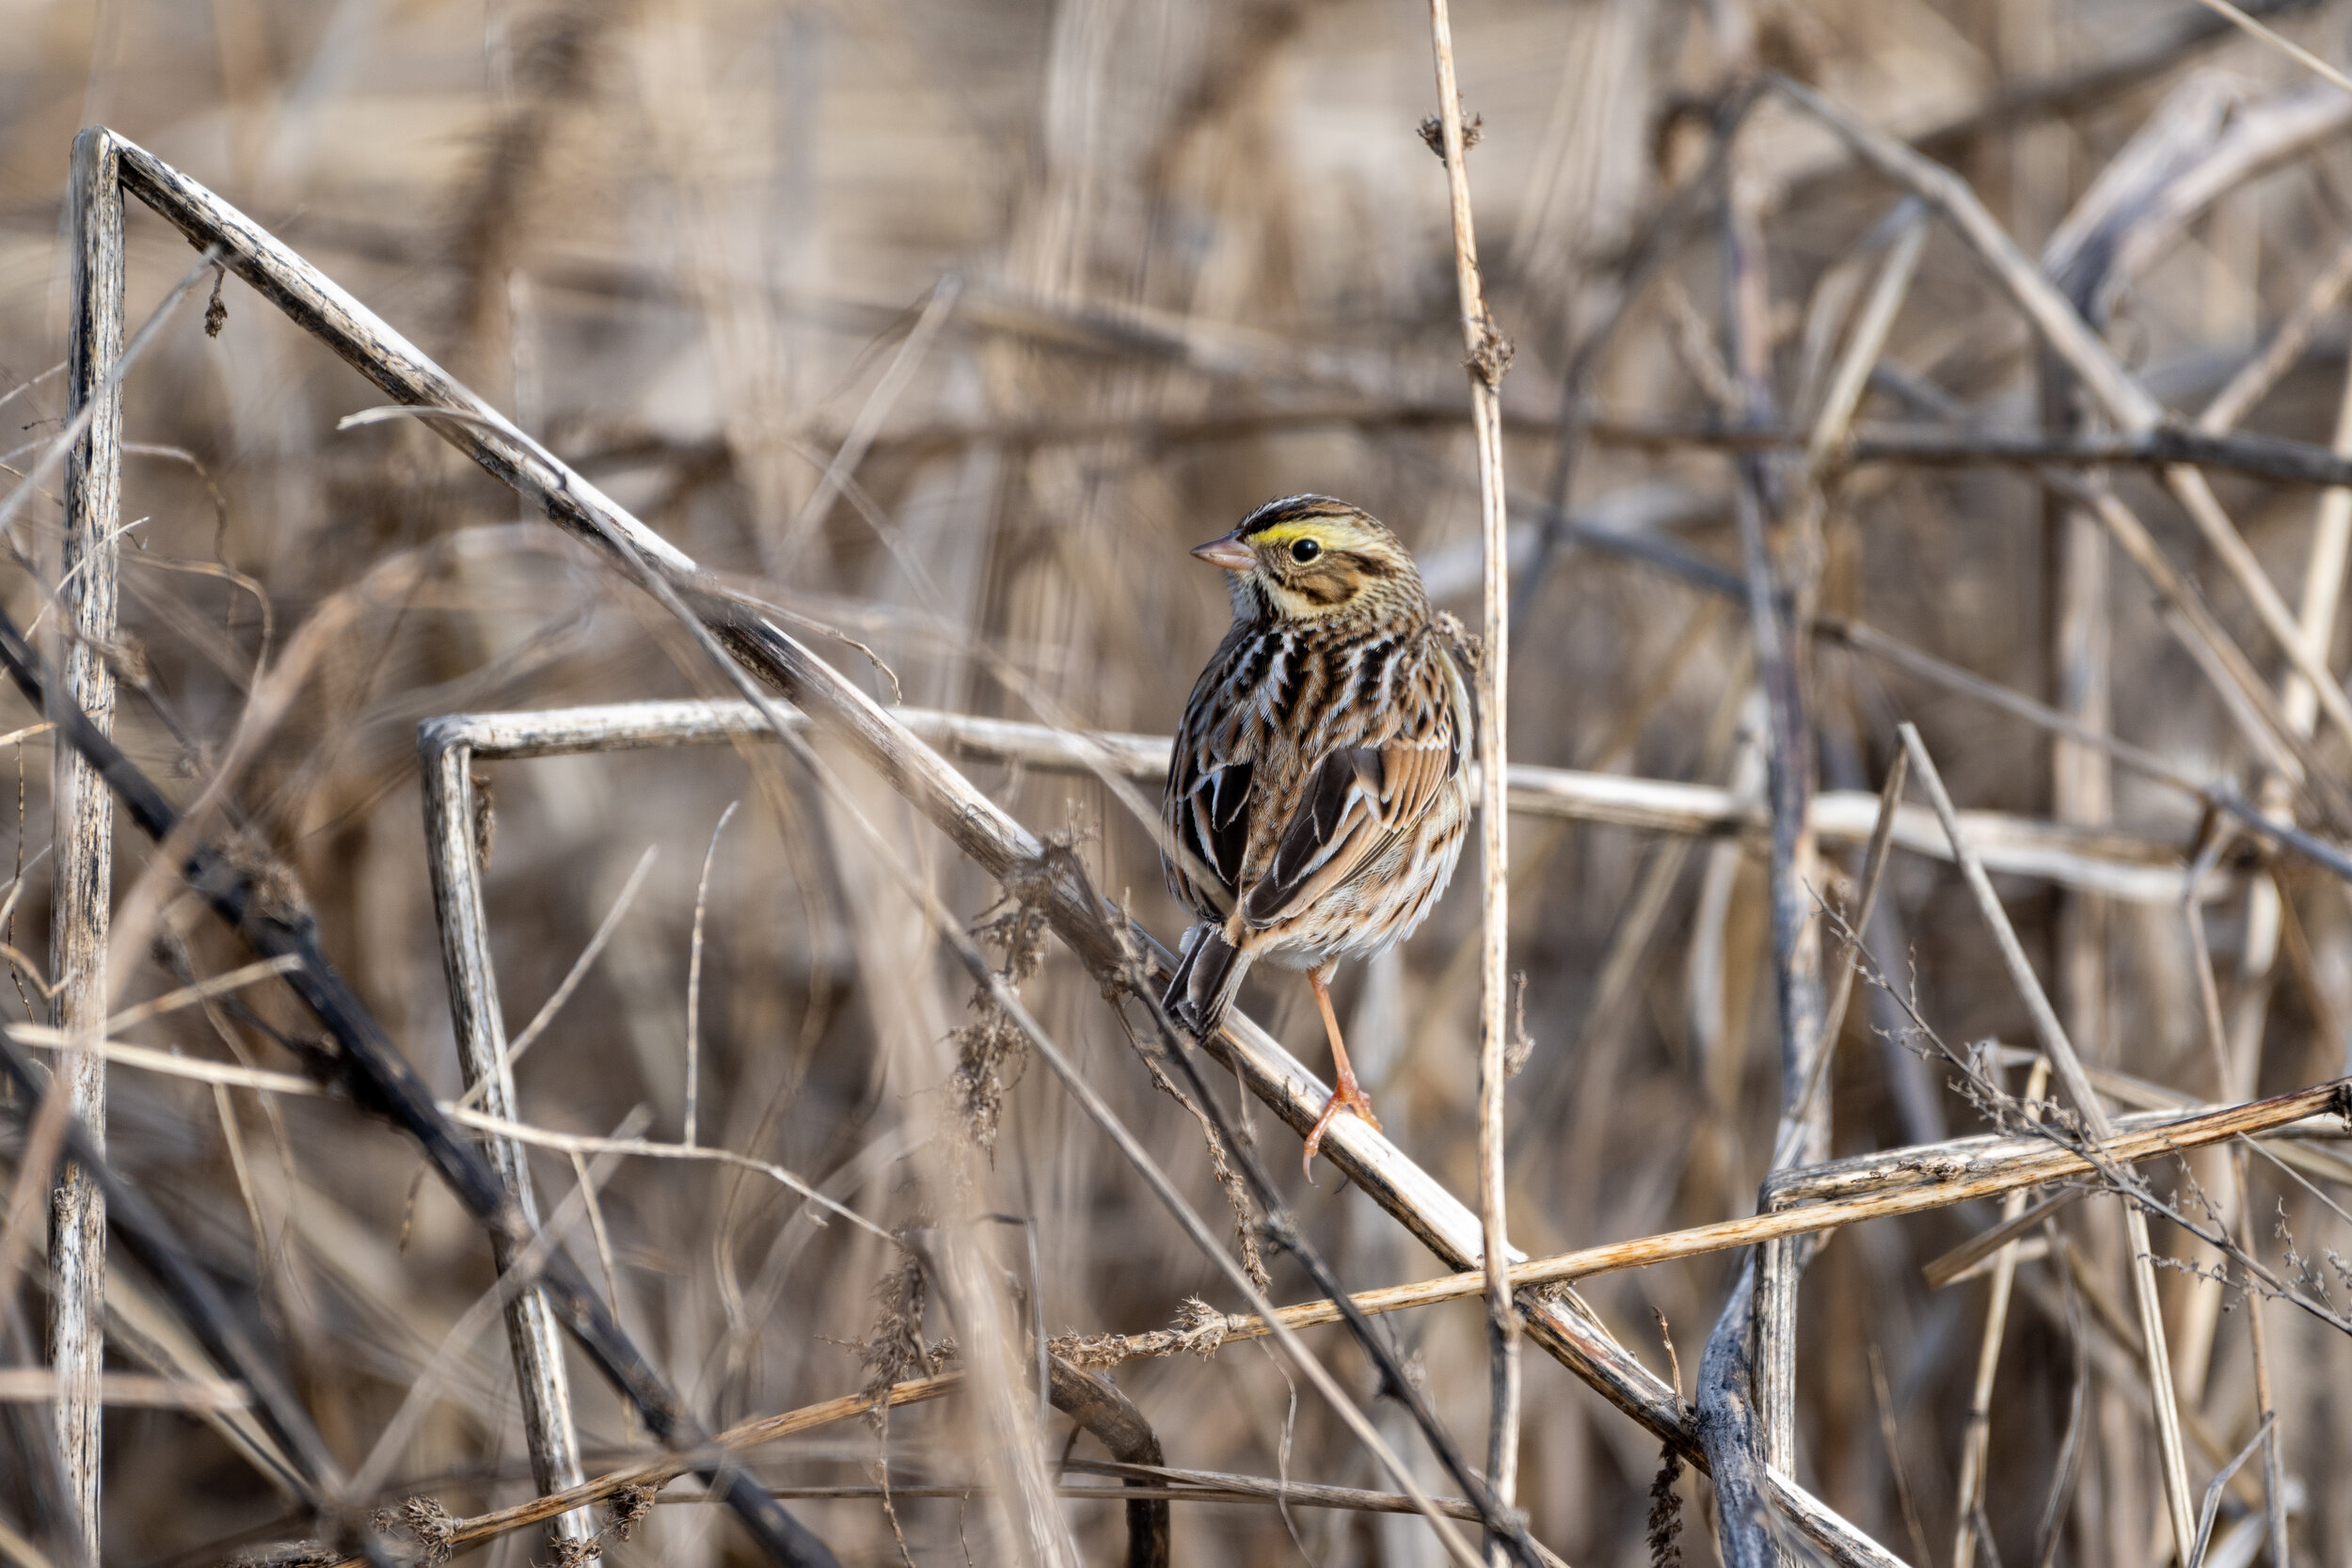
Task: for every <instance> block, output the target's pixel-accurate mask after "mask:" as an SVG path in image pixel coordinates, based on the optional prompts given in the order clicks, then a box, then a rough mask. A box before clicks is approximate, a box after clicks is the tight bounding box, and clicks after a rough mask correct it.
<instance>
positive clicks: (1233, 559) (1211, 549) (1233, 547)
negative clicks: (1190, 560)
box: [1192, 533, 1258, 572]
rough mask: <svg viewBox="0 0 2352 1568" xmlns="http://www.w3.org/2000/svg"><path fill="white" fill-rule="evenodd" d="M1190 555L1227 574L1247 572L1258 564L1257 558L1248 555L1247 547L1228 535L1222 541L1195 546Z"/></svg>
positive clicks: (1213, 540) (1215, 540) (1216, 540)
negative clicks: (1219, 568)
mask: <svg viewBox="0 0 2352 1568" xmlns="http://www.w3.org/2000/svg"><path fill="white" fill-rule="evenodd" d="M1192 553H1193V554H1195V555H1197V556H1199V557H1200V559H1201V560H1203V561H1205V562H1208V563H1209V564H1210V565H1212V566H1222V567H1224V568H1225V569H1226V570H1227V571H1229V572H1247V571H1248V570H1249V568H1250V567H1252V566H1255V565H1256V564H1257V563H1258V558H1257V557H1256V556H1255V555H1253V554H1251V553H1250V549H1249V546H1247V545H1245V544H1243V543H1242V542H1241V541H1240V540H1238V539H1236V538H1234V537H1233V536H1232V534H1230V533H1229V534H1227V535H1226V536H1225V537H1224V538H1222V539H1212V540H1210V541H1209V542H1208V543H1207V544H1205V545H1200V546H1195V547H1194V549H1193V552H1192Z"/></svg>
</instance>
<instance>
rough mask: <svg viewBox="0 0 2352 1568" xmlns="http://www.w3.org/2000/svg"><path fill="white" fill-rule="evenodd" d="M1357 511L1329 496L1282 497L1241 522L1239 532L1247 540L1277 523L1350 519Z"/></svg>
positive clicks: (1266, 504)
mask: <svg viewBox="0 0 2352 1568" xmlns="http://www.w3.org/2000/svg"><path fill="white" fill-rule="evenodd" d="M1356 511H1357V509H1356V508H1355V507H1352V506H1350V505H1348V504H1347V503H1346V502H1345V501H1343V500H1340V499H1337V498H1335V497H1331V496H1318V495H1311V494H1310V495H1304V496H1284V497H1282V498H1281V499H1279V500H1270V501H1268V502H1266V503H1265V504H1264V505H1263V506H1262V507H1260V508H1258V510H1257V511H1255V512H1252V513H1251V514H1250V515H1248V516H1247V517H1244V518H1243V519H1242V520H1241V529H1240V532H1241V535H1242V537H1243V538H1245V539H1247V538H1248V537H1249V536H1250V535H1252V534H1257V533H1263V532H1264V531H1266V530H1267V529H1270V528H1272V527H1274V526H1275V525H1276V524H1277V523H1289V522H1295V521H1297V520H1298V519H1299V518H1301V517H1352V516H1354V515H1356Z"/></svg>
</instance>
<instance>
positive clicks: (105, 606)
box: [48, 131, 123, 1564]
mask: <svg viewBox="0 0 2352 1568" xmlns="http://www.w3.org/2000/svg"><path fill="white" fill-rule="evenodd" d="M67 204H68V212H67V216H68V234H67V243H68V245H69V246H70V247H71V252H72V346H71V351H70V353H69V354H68V356H67V372H66V398H67V407H68V410H69V412H70V413H71V414H72V415H83V414H87V417H88V421H89V422H88V429H87V432H86V433H85V434H84V435H83V436H81V437H80V438H79V439H78V440H77V441H76V442H75V443H74V444H73V448H72V459H71V461H70V462H69V464H68V466H67V471H66V518H65V535H64V547H63V552H62V555H61V557H60V559H59V562H58V574H59V575H58V579H57V590H56V593H57V596H58V598H59V600H60V601H61V603H62V607H63V613H62V615H61V616H60V620H61V622H62V625H60V626H59V627H58V632H57V640H58V641H59V643H60V645H61V648H62V653H63V657H62V659H61V660H60V664H61V668H62V674H63V680H62V682H61V683H60V689H59V690H58V693H57V695H58V698H59V700H61V701H64V702H69V703H72V704H73V705H75V706H76V707H77V708H79V709H80V710H82V711H83V712H85V713H87V714H88V715H89V716H90V718H91V720H92V721H93V722H95V723H97V724H98V725H99V726H100V727H101V728H102V729H111V728H112V726H113V723H114V705H115V677H114V671H113V669H112V668H111V667H110V665H109V664H108V662H107V659H106V657H105V654H106V650H107V649H108V648H110V647H111V646H112V644H113V643H114V641H115V635H116V625H115V621H116V603H117V596H118V589H117V584H116V580H115V578H116V566H115V561H116V553H117V549H118V546H117V538H118V536H119V533H120V528H119V523H120V518H121V511H122V502H121V496H122V388H121V383H120V380H119V374H118V372H117V369H116V367H117V364H118V362H119V361H120V359H121V358H122V332H123V302H122V291H123V254H122V184H121V165H120V159H119V155H118V152H117V150H116V148H115V145H114V142H113V138H112V137H110V136H108V135H106V133H104V132H103V131H85V132H83V133H82V134H81V135H78V136H76V137H75V138H74V141H73V165H72V183H71V186H70V188H69V192H68V196H67ZM50 800H51V808H50V815H51V835H52V836H51V844H52V846H53V852H54V860H55V864H56V894H55V895H54V900H53V912H52V915H51V924H52V931H51V936H50V950H51V963H50V967H51V974H52V980H51V984H52V985H53V986H54V988H55V991H54V994H53V995H52V996H51V997H50V1002H49V1019H50V1022H51V1023H52V1024H54V1025H55V1026H56V1027H57V1028H60V1029H63V1030H66V1031H68V1032H70V1033H72V1034H74V1035H75V1036H77V1037H80V1036H87V1035H93V1034H98V1033H103V1030H104V1028H105V1023H104V1018H105V1013H106V1009H107V1004H108V992H107V983H106V928H107V922H108V917H109V915H110V914H111V913H112V906H113V901H114V801H113V799H112V798H111V797H110V796H109V795H108V794H107V793H106V786H105V784H103V782H102V781H101V780H100V779H99V778H98V776H97V775H96V773H94V772H93V771H92V770H91V768H90V767H89V765H88V764H87V762H85V761H84V760H83V759H82V757H81V756H80V755H79V754H77V753H76V752H73V751H72V749H71V748H68V747H59V748H57V750H56V753H55V755H54V759H53V769H52V774H51V780H50ZM58 1069H59V1075H60V1077H61V1078H62V1079H63V1080H64V1083H65V1088H66V1093H65V1095H64V1097H63V1100H64V1102H65V1104H66V1105H67V1107H68V1109H69V1110H70V1112H71V1114H72V1115H73V1116H74V1117H77V1118H79V1119H80V1120H81V1122H82V1123H83V1124H84V1125H85V1126H87V1128H89V1129H90V1131H91V1138H92V1141H93V1144H94V1146H95V1147H96V1148H99V1149H101V1150H102V1151H103V1148H105V1136H106V1069H105V1065H104V1063H103V1062H102V1061H101V1060H99V1059H98V1058H97V1057H94V1056H92V1055H89V1054H88V1053H73V1054H71V1055H68V1056H67V1057H66V1058H65V1059H64V1060H63V1061H61V1062H59V1063H58ZM49 1270H50V1276H51V1280H52V1282H53V1283H52V1286H51V1290H50V1296H49V1334H48V1352H49V1362H50V1365H51V1366H52V1367H53V1368H55V1369H56V1371H57V1373H58V1376H59V1378H60V1380H61V1386H60V1391H59V1394H58V1397H57V1401H56V1441H57V1458H58V1463H59V1467H60V1469H61V1470H62V1472H63V1481H64V1485H65V1490H66V1497H67V1506H68V1508H69V1509H70V1510H71V1511H72V1517H73V1519H74V1521H75V1528H76V1530H77V1534H78V1539H79V1542H80V1546H81V1554H82V1557H83V1560H85V1561H86V1562H88V1563H92V1564H95V1563H96V1562H97V1561H98V1557H99V1539H100V1527H101V1524H102V1522H103V1515H102V1513H101V1512H100V1479H101V1478H100V1470H101V1462H102V1456H103V1406H102V1403H101V1401H100V1400H99V1398H98V1397H97V1395H96V1393H95V1392H94V1391H92V1390H93V1386H94V1385H95V1384H96V1383H97V1381H98V1379H99V1376H100V1372H101V1369H102V1368H103V1366H104V1363H105V1355H106V1339H105V1311H106V1208H105V1200H104V1198H103V1196H102V1195H101V1194H100V1192H99V1190H98V1187H97V1184H96V1183H95V1182H94V1181H93V1180H91V1179H90V1178H89V1176H88V1175H87V1173H86V1172H84V1171H83V1170H82V1169H81V1167H80V1166H79V1165H77V1164H73V1163H72V1161H68V1162H66V1163H65V1164H61V1165H60V1166H58V1168H57V1172H56V1181H55V1184H54V1186H53V1187H52V1189H51V1192H50V1198H49Z"/></svg>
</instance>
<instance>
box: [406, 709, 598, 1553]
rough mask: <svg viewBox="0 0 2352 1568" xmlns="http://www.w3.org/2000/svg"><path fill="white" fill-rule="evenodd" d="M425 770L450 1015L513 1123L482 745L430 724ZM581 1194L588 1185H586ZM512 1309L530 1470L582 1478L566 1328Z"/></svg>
mask: <svg viewBox="0 0 2352 1568" xmlns="http://www.w3.org/2000/svg"><path fill="white" fill-rule="evenodd" d="M419 741H420V744H419V747H418V751H419V752H420V755H419V757H418V766H419V770H420V771H421V773H422V774H423V776H424V788H423V790H422V791H421V794H422V796H423V800H424V833H425V865H426V869H427V872H428V875H429V877H430V879H431V882H432V886H433V912H434V925H435V927H436V928H437V930H438V931H439V933H440V939H441V966H442V972H443V973H444V974H445V975H446V976H447V977H448V981H449V996H450V1014H451V1022H452V1023H453V1026H454V1028H455V1031H456V1035H457V1059H458V1062H459V1065H460V1067H461V1068H462V1069H464V1075H465V1080H466V1090H467V1095H468V1097H469V1099H471V1098H475V1097H477V1096H478V1101H479V1103H480V1104H481V1106H482V1108H483V1110H484V1112H485V1114H487V1115H489V1116H492V1117H498V1118H500V1119H501V1120H504V1121H517V1120H520V1119H521V1115H520V1112H519V1110H518V1108H517V1106H516V1099H515V1075H514V1069H513V1062H512V1058H511V1056H510V1055H509V1053H508V1050H507V1042H506V1022H505V1015H504V1013H503V1011H502V1010H501V1007H500V1006H499V993H498V976H497V972H496V970H495V969H494V967H493V966H492V962H491V956H490V932H489V928H488V926H487V924H486V923H485V921H484V920H483V919H482V907H483V905H482V862H481V849H480V841H479V840H478V838H477V837H476V835H475V832H474V825H475V823H476V821H477V820H478V818H477V816H476V815H475V811H476V806H477V801H476V800H475V795H474V784H473V768H472V753H471V752H470V751H469V750H468V749H467V748H466V747H465V746H463V745H462V744H459V745H436V744H434V732H433V731H432V730H431V729H430V727H428V728H427V729H425V730H424V731H423V732H422V733H421V735H420V736H419ZM483 1147H484V1148H485V1149H486V1150H487V1152H488V1153H489V1156H490V1159H491V1161H492V1163H493V1164H495V1165H496V1166H497V1168H498V1174H499V1179H500V1180H501V1182H502V1183H503V1184H504V1185H505V1188H506V1191H507V1193H508V1194H509V1196H511V1197H512V1199H513V1201H514V1204H515V1206H516V1212H518V1213H519V1214H520V1216H521V1217H522V1220H523V1222H524V1224H525V1225H527V1226H528V1227H530V1228H531V1229H532V1230H533V1231H536V1230H537V1229H538V1228H539V1200H538V1196H537V1194H536V1193H535V1192H534V1190H533V1188H532V1179H531V1164H530V1162H529V1161H528V1160H527V1159H526V1158H525V1156H524V1153H523V1146H522V1144H521V1143H520V1142H519V1141H517V1140H516V1139H514V1138H511V1137H498V1136H492V1137H488V1138H485V1140H484V1141H483ZM581 1190H582V1191H583V1192H584V1191H586V1190H587V1189H586V1186H585V1184H584V1183H583V1184H582V1188H581ZM492 1249H493V1253H494V1256H495V1260H496V1262H497V1264H498V1267H499V1272H500V1273H501V1274H503V1273H505V1272H507V1270H508V1269H509V1268H511V1267H512V1265H513V1262H514V1259H515V1258H516V1250H515V1248H514V1245H513V1243H511V1242H509V1241H507V1240H505V1239H503V1238H500V1237H498V1236H495V1235H494V1236H493V1238H492ZM502 1315H503V1317H504V1319H505V1322H506V1342H507V1348H508V1350H509V1351H510V1352H511V1353H512V1354H513V1355H514V1358H515V1386H516V1391H517V1393H518V1394H519V1395H520V1398H521V1404H522V1417H523V1440H524V1445H525V1447H526V1448H527V1449H529V1450H530V1454H531V1473H532V1480H533V1481H535V1482H536V1483H537V1485H538V1487H539V1490H540V1491H541V1492H542V1493H548V1492H560V1491H563V1490H564V1488H566V1487H571V1486H577V1485H579V1484H580V1480H581V1478H582V1477H583V1476H584V1475H585V1473H586V1472H585V1471H584V1470H583V1469H582V1468H581V1466H580V1438H579V1435H578V1433H577V1432H576V1431H575V1428H574V1425H573V1420H572V1391H571V1383H570V1378H569V1376H568V1374H567V1373H566V1371H565V1370H564V1339H563V1332H562V1330H561V1328H560V1327H559V1326H558V1325H557V1323H556V1318H555V1309H554V1307H553V1305H552V1304H551V1303H550V1302H549V1301H548V1297H547V1294H546V1292H545V1291H541V1290H540V1289H538V1288H537V1287H535V1286H533V1287H531V1288H529V1289H525V1290H519V1291H515V1292H513V1293H512V1294H511V1295H509V1296H508V1298H507V1300H506V1303H505V1307H504V1311H503V1314H502ZM595 1539H596V1520H595V1519H594V1518H593V1517H591V1516H590V1515H589V1514H588V1513H585V1512H584V1511H583V1512H577V1513H565V1514H561V1515H558V1516H557V1517H556V1519H555V1520H554V1521H553V1522H552V1523H550V1524H549V1526H548V1549H549V1550H550V1551H552V1552H553V1553H554V1554H555V1558H556V1560H557V1561H559V1562H561V1561H564V1560H565V1559H566V1557H567V1555H568V1554H572V1553H577V1552H578V1551H580V1550H583V1549H585V1548H584V1546H583V1545H580V1544H581V1543H587V1542H592V1541H594V1540H595Z"/></svg>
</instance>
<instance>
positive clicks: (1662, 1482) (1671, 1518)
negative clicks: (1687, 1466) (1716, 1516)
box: [1642, 1443, 1682, 1568]
mask: <svg viewBox="0 0 2352 1568" xmlns="http://www.w3.org/2000/svg"><path fill="white" fill-rule="evenodd" d="M1681 1479H1682V1455H1681V1454H1680V1453H1679V1452H1677V1450H1676V1449H1675V1446H1674V1445H1673V1444H1671V1443H1669V1444H1667V1445H1666V1446H1665V1448H1664V1449H1661V1451H1660V1453H1659V1455H1658V1474H1657V1475H1656V1477H1654V1478H1653V1479H1652V1480H1651V1481H1650V1483H1649V1513H1648V1515H1647V1517H1646V1518H1645V1520H1644V1522H1643V1529H1642V1533H1643V1540H1644V1541H1645V1543H1646V1544H1647V1545H1648V1546H1649V1560H1650V1568H1682V1541H1681V1536H1682V1493H1681V1491H1680V1490H1679V1488H1678V1487H1677V1484H1676V1483H1677V1482H1678V1481H1681Z"/></svg>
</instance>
